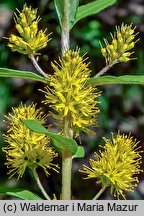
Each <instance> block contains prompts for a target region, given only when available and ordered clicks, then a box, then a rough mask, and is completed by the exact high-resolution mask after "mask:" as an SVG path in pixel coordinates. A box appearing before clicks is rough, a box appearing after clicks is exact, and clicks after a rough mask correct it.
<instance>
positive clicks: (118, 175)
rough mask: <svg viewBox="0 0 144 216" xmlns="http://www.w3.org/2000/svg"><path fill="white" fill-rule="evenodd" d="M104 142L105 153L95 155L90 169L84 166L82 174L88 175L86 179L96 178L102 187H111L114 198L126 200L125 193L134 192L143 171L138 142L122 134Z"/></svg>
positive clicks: (91, 160) (90, 161) (90, 162)
mask: <svg viewBox="0 0 144 216" xmlns="http://www.w3.org/2000/svg"><path fill="white" fill-rule="evenodd" d="M104 140H105V146H104V147H103V151H100V154H98V153H95V154H94V159H90V160H89V164H90V167H88V166H86V165H83V168H84V169H83V170H80V172H82V173H84V174H86V175H87V177H86V179H89V178H96V179H97V180H96V181H97V183H101V184H102V187H110V190H111V193H112V194H114V196H117V197H118V198H119V196H120V195H122V196H123V197H124V198H125V195H124V191H125V192H129V191H133V189H134V187H135V186H136V185H137V182H138V178H137V177H136V174H139V173H140V171H141V170H140V163H141V156H140V151H139V148H138V146H137V144H138V142H137V141H136V140H135V139H133V137H131V136H130V135H120V134H118V135H117V136H116V137H115V138H114V137H112V139H111V140H110V139H106V138H104Z"/></svg>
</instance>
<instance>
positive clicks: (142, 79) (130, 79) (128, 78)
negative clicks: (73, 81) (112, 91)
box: [87, 75, 144, 86]
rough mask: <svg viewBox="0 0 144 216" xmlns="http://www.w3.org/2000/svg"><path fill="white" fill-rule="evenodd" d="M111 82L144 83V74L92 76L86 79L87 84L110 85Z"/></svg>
mask: <svg viewBox="0 0 144 216" xmlns="http://www.w3.org/2000/svg"><path fill="white" fill-rule="evenodd" d="M112 84H139V85H144V76H143V75H139V76H132V75H124V76H118V77H116V76H101V77H96V78H95V77H93V78H90V79H89V80H88V81H87V85H95V86H100V85H112Z"/></svg>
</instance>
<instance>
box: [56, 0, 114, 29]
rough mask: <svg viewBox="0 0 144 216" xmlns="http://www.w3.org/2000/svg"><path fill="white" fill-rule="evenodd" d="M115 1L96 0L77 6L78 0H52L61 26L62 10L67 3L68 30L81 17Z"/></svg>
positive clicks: (94, 12)
mask: <svg viewBox="0 0 144 216" xmlns="http://www.w3.org/2000/svg"><path fill="white" fill-rule="evenodd" d="M115 2H116V0H107V1H106V0H97V1H93V2H91V3H88V4H86V5H82V6H79V7H78V5H79V0H54V3H55V8H56V12H57V15H58V18H59V22H60V25H61V27H62V25H63V22H64V16H65V12H64V11H65V7H66V5H67V13H68V22H69V23H68V26H69V30H70V29H71V28H72V27H73V26H74V25H75V24H76V23H77V22H78V21H79V20H81V19H82V18H85V17H87V16H91V15H93V14H97V13H99V12H100V11H102V10H104V9H105V8H107V7H108V6H110V5H112V4H114V3H115Z"/></svg>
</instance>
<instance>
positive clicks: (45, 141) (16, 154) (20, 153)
mask: <svg viewBox="0 0 144 216" xmlns="http://www.w3.org/2000/svg"><path fill="white" fill-rule="evenodd" d="M23 119H30V120H37V121H39V122H40V123H42V124H43V123H44V122H45V116H44V115H43V112H42V111H41V109H36V105H34V104H32V105H29V106H26V105H23V104H21V105H20V106H19V107H17V108H13V109H12V113H9V114H8V116H6V122H7V124H8V131H7V135H4V137H5V141H6V142H7V143H8V146H7V147H5V148H3V151H4V152H5V153H6V158H7V162H6V164H7V167H8V168H9V169H10V170H9V175H10V177H12V176H13V175H14V174H18V178H20V177H22V176H23V174H24V172H25V170H26V168H27V167H28V168H30V169H32V170H33V172H35V170H36V169H37V167H41V168H42V169H43V170H44V172H45V173H46V175H48V174H49V172H48V170H47V169H51V168H52V169H54V170H55V171H57V169H58V166H57V165H56V164H53V162H52V161H53V158H55V157H57V156H58V154H57V153H55V152H54V151H53V149H52V148H51V147H49V143H50V139H49V138H48V137H47V136H45V135H44V134H39V133H33V132H31V131H30V130H29V129H28V128H27V127H26V126H25V125H24V124H23V123H22V121H21V120H23Z"/></svg>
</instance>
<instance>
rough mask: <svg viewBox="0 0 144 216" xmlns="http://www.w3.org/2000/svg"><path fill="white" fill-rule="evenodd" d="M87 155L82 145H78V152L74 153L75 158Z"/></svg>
mask: <svg viewBox="0 0 144 216" xmlns="http://www.w3.org/2000/svg"><path fill="white" fill-rule="evenodd" d="M84 155H85V150H84V148H83V147H82V146H78V148H77V152H76V153H75V154H74V155H73V158H83V157H84Z"/></svg>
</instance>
